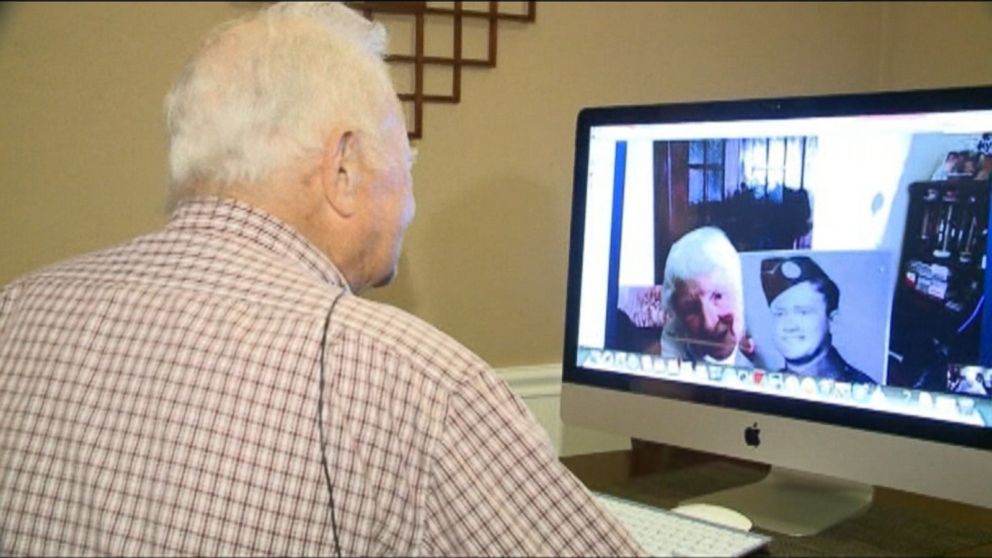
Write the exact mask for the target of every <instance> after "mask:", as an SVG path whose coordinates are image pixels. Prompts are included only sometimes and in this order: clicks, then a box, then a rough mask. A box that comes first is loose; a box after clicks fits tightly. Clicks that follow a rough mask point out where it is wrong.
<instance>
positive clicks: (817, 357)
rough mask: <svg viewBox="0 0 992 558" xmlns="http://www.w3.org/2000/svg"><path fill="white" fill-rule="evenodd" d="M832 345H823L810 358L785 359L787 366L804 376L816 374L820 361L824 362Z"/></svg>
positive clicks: (791, 370)
mask: <svg viewBox="0 0 992 558" xmlns="http://www.w3.org/2000/svg"><path fill="white" fill-rule="evenodd" d="M829 349H830V345H827V346H826V347H822V348H821V349H820V350H819V351H818V352H817V353H816V354H814V355H813V356H812V357H811V358H809V359H802V360H798V361H796V360H789V359H786V360H785V368H786V369H788V370H789V371H790V372H795V373H796V374H800V375H803V376H815V375H816V371H817V370H818V369H819V368H820V363H822V362H823V360H824V359H825V358H827V355H828V354H829V353H830V350H829Z"/></svg>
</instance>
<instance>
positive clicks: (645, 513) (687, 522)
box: [593, 492, 771, 556]
mask: <svg viewBox="0 0 992 558" xmlns="http://www.w3.org/2000/svg"><path fill="white" fill-rule="evenodd" d="M593 495H594V496H595V497H596V500H597V501H598V502H599V503H600V505H602V506H603V508H604V509H605V510H607V511H608V512H610V513H611V514H613V516H614V517H615V518H617V520H618V521H620V523H622V524H623V525H624V526H625V527H627V530H628V531H630V534H631V535H633V537H634V540H636V541H637V542H638V543H640V545H641V546H642V547H644V550H646V551H648V552H649V553H650V554H651V555H652V556H744V555H746V554H749V553H751V552H754V551H755V550H758V549H759V548H761V547H763V546H765V545H766V544H768V542H769V541H770V540H771V538H770V537H767V536H765V535H761V534H758V533H752V532H750V531H742V530H740V529H734V528H732V527H726V526H724V525H717V524H716V523H710V522H709V521H704V520H702V519H696V518H693V517H687V516H685V515H681V514H678V513H675V512H671V511H668V510H665V509H661V508H655V507H651V506H647V505H645V504H640V503H638V502H632V501H630V500H623V499H621V498H617V497H615V496H609V495H606V494H600V493H596V492H594V493H593Z"/></svg>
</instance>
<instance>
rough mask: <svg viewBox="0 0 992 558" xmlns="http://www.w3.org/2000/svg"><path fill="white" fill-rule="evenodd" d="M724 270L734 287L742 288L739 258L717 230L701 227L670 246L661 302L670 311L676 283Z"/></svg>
mask: <svg viewBox="0 0 992 558" xmlns="http://www.w3.org/2000/svg"><path fill="white" fill-rule="evenodd" d="M716 269H722V270H724V271H725V272H726V273H727V275H728V276H729V278H730V280H731V281H732V282H733V284H734V285H741V280H742V273H741V257H740V254H738V253H737V249H736V248H734V245H733V244H731V242H730V239H729V238H727V235H726V234H724V232H723V231H722V230H720V229H718V228H716V227H700V228H698V229H695V230H693V231H691V232H689V233H687V234H686V235H684V236H683V237H682V238H680V239H678V240H677V241H676V242H675V244H672V249H671V251H669V252H668V259H667V260H666V261H665V278H664V285H663V288H662V297H661V299H662V303H663V304H664V307H665V308H666V309H668V308H671V307H672V306H671V300H672V295H673V294H674V293H675V287H676V284H677V283H679V282H681V281H685V280H687V279H691V278H693V277H697V276H699V275H704V274H707V273H711V272H712V271H714V270H716Z"/></svg>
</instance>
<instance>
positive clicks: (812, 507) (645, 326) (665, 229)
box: [562, 87, 992, 534]
mask: <svg viewBox="0 0 992 558" xmlns="http://www.w3.org/2000/svg"><path fill="white" fill-rule="evenodd" d="M990 173H992V87H970V88H957V89H943V90H931V91H903V92H885V93H868V94H847V95H831V96H820V97H798V98H781V99H753V100H740V101H713V102H701V103H686V104H669V105H651V106H624V107H598V108H588V109H585V110H583V111H581V113H580V114H579V117H578V125H577V133H576V145H575V174H574V192H573V205H572V228H571V240H570V242H571V244H570V260H569V272H568V292H567V308H566V321H565V344H564V358H563V390H562V417H563V420H564V421H565V422H566V423H574V424H579V425H584V426H588V427H593V428H598V429H601V430H607V431H613V432H618V433H622V434H625V435H630V436H631V437H634V438H639V439H645V440H654V441H658V442H663V443H667V444H672V445H675V446H682V447H687V448H692V449H697V450H702V451H706V452H712V453H718V454H723V455H727V456H731V457H736V458H743V459H747V460H752V461H758V462H763V463H768V464H770V465H772V468H771V473H770V474H769V476H768V478H766V479H765V480H764V481H762V482H761V483H758V484H757V485H754V486H749V487H742V488H739V489H737V491H736V492H734V491H731V492H728V493H725V494H714V495H711V497H710V499H709V500H708V501H713V502H716V503H723V504H725V505H729V506H731V507H735V508H737V509H738V510H739V511H743V512H745V513H746V514H748V515H750V516H751V519H752V521H754V522H755V523H756V524H757V525H759V526H762V525H763V526H764V527H766V528H768V529H771V530H775V531H779V532H786V533H792V534H808V533H812V532H817V531H819V530H821V529H823V528H825V527H826V526H829V525H830V524H833V523H836V522H837V521H839V520H841V519H843V518H844V517H849V516H851V515H852V514H855V513H857V512H858V511H859V510H861V509H863V508H864V507H865V506H866V505H867V504H868V503H869V502H870V500H871V495H872V490H873V488H872V487H873V486H875V485H880V486H888V487H892V488H896V489H902V490H906V491H911V492H917V493H922V494H927V495H932V496H936V497H940V498H946V499H952V500H957V501H961V502H965V503H969V504H974V505H979V506H984V507H992V482H990V478H992V477H990V473H992V273H990V270H989V266H990V265H992V262H990V261H989V260H990V258H989V256H990V250H992V244H990V243H989V239H988V233H989V209H990V195H989V189H990ZM810 498H812V499H813V500H814V501H812V502H809V501H808V500H809V499H810ZM800 506H801V508H800ZM800 512H801V513H800ZM821 516H822V517H821ZM796 518H802V520H803V521H802V522H801V523H802V524H799V523H800V522H797V521H796Z"/></svg>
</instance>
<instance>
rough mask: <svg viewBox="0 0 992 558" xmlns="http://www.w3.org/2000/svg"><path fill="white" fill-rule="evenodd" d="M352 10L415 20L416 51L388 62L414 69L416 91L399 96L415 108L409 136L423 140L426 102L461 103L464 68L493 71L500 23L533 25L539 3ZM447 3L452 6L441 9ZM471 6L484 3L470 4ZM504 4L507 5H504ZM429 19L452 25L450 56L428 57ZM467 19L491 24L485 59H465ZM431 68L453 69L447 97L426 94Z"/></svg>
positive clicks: (361, 5) (376, 5) (359, 5)
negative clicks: (508, 9)
mask: <svg viewBox="0 0 992 558" xmlns="http://www.w3.org/2000/svg"><path fill="white" fill-rule="evenodd" d="M345 4H346V5H348V6H349V7H351V8H353V9H355V10H357V11H359V12H361V13H362V14H364V15H365V17H366V18H368V19H370V20H373V21H374V20H375V19H376V15H377V14H380V15H385V14H390V15H398V16H401V17H404V18H405V17H409V18H412V19H413V23H414V25H413V31H414V33H413V52H412V53H395V54H387V55H386V62H387V63H390V64H394V65H402V66H412V67H413V90H412V91H403V92H400V93H399V98H400V101H401V102H403V103H404V107H409V106H412V114H408V119H411V118H410V117H411V116H412V123H408V124H409V125H408V128H409V136H410V138H411V139H419V138H421V137H423V133H424V123H423V118H424V117H423V111H424V103H458V102H460V101H461V79H462V68H463V67H481V68H492V67H495V66H496V44H497V40H496V37H497V34H498V30H499V21H500V20H509V21H519V22H533V21H534V20H535V18H536V13H537V7H536V2H534V1H529V2H485V3H484V4H486V5H487V9H486V10H478V9H468V8H467V7H466V6H465V5H464V4H466V2H375V1H371V2H345ZM439 4H445V5H448V6H450V7H441V6H438V5H439ZM469 4H483V3H482V2H470V3H469ZM506 4H517V5H522V6H525V7H526V11H523V12H519V13H515V12H506V11H501V7H505V5H506ZM501 5H504V6H501ZM428 16H435V17H443V18H445V19H447V20H450V22H451V26H452V45H451V56H450V57H449V56H428V55H426V54H425V52H424V39H425V33H426V31H425V29H426V28H425V19H426V18H427V17H428ZM468 19H474V20H480V21H485V22H488V50H487V55H486V57H485V58H471V57H466V56H463V41H464V27H465V21H466V20H468ZM428 66H441V67H450V68H451V92H450V93H448V94H440V95H439V94H427V93H425V89H424V82H425V79H424V72H425V68H426V67H428Z"/></svg>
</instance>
